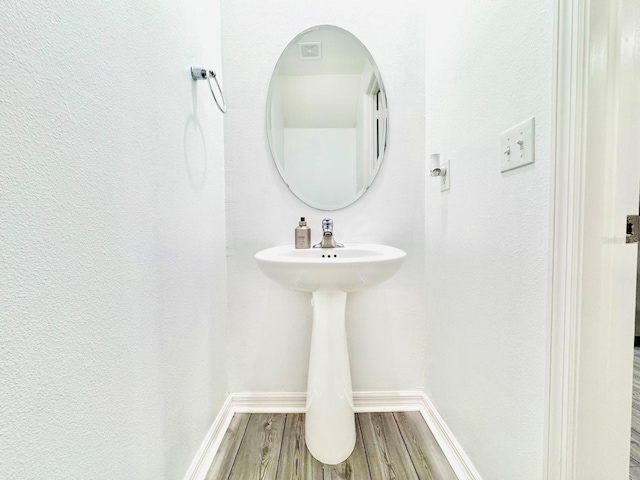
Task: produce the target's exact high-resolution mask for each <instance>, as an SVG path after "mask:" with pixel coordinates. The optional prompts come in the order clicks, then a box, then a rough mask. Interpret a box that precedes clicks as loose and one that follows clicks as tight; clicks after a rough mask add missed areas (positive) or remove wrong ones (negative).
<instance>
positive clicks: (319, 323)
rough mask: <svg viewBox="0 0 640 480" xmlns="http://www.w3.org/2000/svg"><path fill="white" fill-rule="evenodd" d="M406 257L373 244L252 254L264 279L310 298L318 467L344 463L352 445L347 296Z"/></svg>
mask: <svg viewBox="0 0 640 480" xmlns="http://www.w3.org/2000/svg"><path fill="white" fill-rule="evenodd" d="M405 256H406V254H405V252H404V251H402V250H400V249H398V248H394V247H388V246H385V245H376V244H350V245H349V244H347V245H345V246H344V248H313V249H306V250H296V249H295V248H294V247H293V246H284V247H274V248H268V249H266V250H262V251H261V252H258V253H257V254H256V255H255V258H256V261H257V262H258V266H259V267H260V269H261V270H262V272H263V273H264V274H265V275H266V276H267V277H269V278H270V279H272V280H275V281H276V282H278V283H281V284H282V285H285V286H287V287H290V288H292V289H294V290H302V291H304V292H311V293H312V295H313V326H312V330H311V350H310V355H309V376H308V381H307V407H306V416H305V440H306V442H307V448H309V451H310V452H311V454H312V455H313V456H314V457H315V458H317V459H318V460H320V461H321V462H323V463H327V464H332V465H335V464H337V463H340V462H342V461H344V460H346V459H347V458H348V457H349V455H350V454H351V452H352V450H353V447H354V445H355V442H356V430H355V417H354V412H353V394H352V390H351V371H350V369H349V352H348V350H347V335H346V329H345V316H344V312H345V304H346V300H347V293H348V292H355V291H358V290H364V289H366V288H367V287H370V286H372V285H376V284H378V283H380V282H383V281H384V280H386V279H388V278H389V277H391V276H392V275H393V274H395V273H396V272H397V271H398V269H399V268H400V265H401V264H402V262H403V260H404V257H405Z"/></svg>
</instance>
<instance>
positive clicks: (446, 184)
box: [438, 160, 451, 192]
mask: <svg viewBox="0 0 640 480" xmlns="http://www.w3.org/2000/svg"><path fill="white" fill-rule="evenodd" d="M441 166H442V168H446V169H447V174H446V175H443V176H442V177H438V178H439V179H440V191H441V192H444V191H445V190H449V189H450V188H451V161H449V160H447V161H446V162H443V163H442V164H441Z"/></svg>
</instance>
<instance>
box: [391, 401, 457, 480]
mask: <svg viewBox="0 0 640 480" xmlns="http://www.w3.org/2000/svg"><path fill="white" fill-rule="evenodd" d="M393 416H394V418H395V420H396V423H397V424H398V429H399V430H400V434H401V435H402V439H403V440H404V444H405V445H406V447H407V450H408V452H409V455H410V456H411V460H412V461H413V466H414V467H415V469H416V472H417V473H418V477H419V478H420V479H421V480H457V479H458V477H457V476H456V474H455V472H454V471H453V468H451V465H449V461H448V460H447V457H445V455H444V452H443V451H442V449H441V448H440V445H438V442H437V440H436V438H435V437H434V436H433V434H432V433H431V430H429V427H428V426H427V424H426V423H425V421H424V418H422V415H421V414H420V412H398V413H394V414H393Z"/></svg>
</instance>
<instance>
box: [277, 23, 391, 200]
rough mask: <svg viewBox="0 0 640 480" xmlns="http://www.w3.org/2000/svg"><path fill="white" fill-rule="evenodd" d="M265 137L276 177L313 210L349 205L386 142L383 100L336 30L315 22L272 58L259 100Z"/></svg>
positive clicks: (366, 62) (356, 52)
mask: <svg viewBox="0 0 640 480" xmlns="http://www.w3.org/2000/svg"><path fill="white" fill-rule="evenodd" d="M266 118H267V136H268V138H269V146H270V148H271V154H272V156H273V160H274V162H275V164H276V166H277V168H278V171H279V172H280V175H281V176H282V179H283V180H284V182H285V183H286V184H287V186H288V187H289V188H290V189H291V191H292V192H293V193H294V194H295V195H296V196H297V197H298V198H299V199H300V200H302V201H303V202H304V203H306V204H307V205H310V206H312V207H314V208H317V209H320V210H337V209H340V208H344V207H346V206H347V205H350V204H352V203H353V202H355V201H356V200H357V199H358V198H360V197H361V196H362V194H364V192H365V191H366V190H367V189H368V188H369V186H370V185H371V183H372V182H373V180H374V178H375V176H376V174H377V173H378V170H379V169H380V164H381V163H382V158H383V156H384V152H385V148H386V145H387V130H388V114H387V98H386V95H385V91H384V86H383V84H382V78H381V77H380V72H379V71H378V67H377V66H376V63H375V61H374V60H373V57H372V56H371V54H370V53H369V51H368V50H367V49H366V47H365V46H364V45H363V44H362V42H360V40H358V39H357V38H356V37H355V36H353V35H352V34H351V33H349V32H348V31H346V30H343V29H342V28H338V27H334V26H331V25H321V26H317V27H313V28H310V29H308V30H305V31H304V32H302V33H300V34H299V35H298V36H297V37H295V38H294V39H293V40H292V41H291V42H290V43H289V45H287V48H285V49H284V51H283V52H282V54H281V55H280V59H279V60H278V63H277V64H276V67H275V69H274V72H273V75H272V77H271V83H270V85H269V94H268V97H267V115H266Z"/></svg>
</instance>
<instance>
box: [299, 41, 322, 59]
mask: <svg viewBox="0 0 640 480" xmlns="http://www.w3.org/2000/svg"><path fill="white" fill-rule="evenodd" d="M298 52H299V54H300V58H302V59H305V60H306V59H314V58H321V57H322V42H300V43H298Z"/></svg>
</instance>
